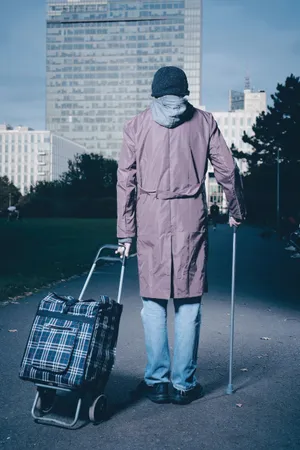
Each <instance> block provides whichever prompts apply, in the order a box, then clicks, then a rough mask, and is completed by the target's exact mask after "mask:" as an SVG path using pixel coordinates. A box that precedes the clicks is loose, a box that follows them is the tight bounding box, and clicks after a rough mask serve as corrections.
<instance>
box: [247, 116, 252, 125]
mask: <svg viewBox="0 0 300 450" xmlns="http://www.w3.org/2000/svg"><path fill="white" fill-rule="evenodd" d="M247 125H248V127H251V125H252V120H251V117H248V120H247Z"/></svg>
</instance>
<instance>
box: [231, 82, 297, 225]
mask: <svg viewBox="0 0 300 450" xmlns="http://www.w3.org/2000/svg"><path fill="white" fill-rule="evenodd" d="M271 98H272V100H273V106H268V111H267V113H262V114H260V116H259V117H258V118H257V120H256V123H255V125H254V126H253V128H252V129H253V132H254V135H253V136H248V135H247V134H246V133H244V136H243V141H244V142H246V143H247V144H249V145H250V146H251V147H252V148H253V152H252V153H250V154H246V153H243V152H239V151H238V150H237V149H235V148H233V155H234V157H235V158H243V159H245V160H247V163H248V168H249V169H248V174H247V175H246V177H245V180H244V184H245V191H246V198H247V196H248V200H249V201H250V204H251V206H250V209H251V211H252V212H254V211H256V214H257V215H263V216H264V217H265V218H267V217H269V218H271V217H272V216H273V218H274V214H275V211H276V207H275V206H276V185H277V184H276V183H277V158H278V156H279V162H280V180H281V184H280V204H281V212H282V213H283V214H289V213H294V214H295V213H297V212H298V211H299V209H300V186H299V183H298V182H297V180H299V179H300V146H299V144H298V140H299V124H300V79H299V77H296V76H294V75H290V76H289V77H287V79H286V81H285V83H284V84H278V85H277V91H276V92H275V94H273V95H272V96H271Z"/></svg>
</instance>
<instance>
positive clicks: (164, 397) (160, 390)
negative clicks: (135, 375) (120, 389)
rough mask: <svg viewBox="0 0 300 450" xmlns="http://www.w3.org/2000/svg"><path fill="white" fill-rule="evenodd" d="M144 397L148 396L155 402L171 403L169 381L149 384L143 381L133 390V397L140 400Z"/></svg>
mask: <svg viewBox="0 0 300 450" xmlns="http://www.w3.org/2000/svg"><path fill="white" fill-rule="evenodd" d="M142 397H147V398H149V399H150V400H151V401H152V402H154V403H170V401H171V399H170V396H169V383H156V384H154V385H153V386H148V385H147V384H146V383H145V381H141V382H140V383H139V385H138V386H137V387H136V389H135V390H134V391H132V392H131V398H132V399H133V400H138V399H140V398H142Z"/></svg>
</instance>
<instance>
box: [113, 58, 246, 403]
mask: <svg viewBox="0 0 300 450" xmlns="http://www.w3.org/2000/svg"><path fill="white" fill-rule="evenodd" d="M188 95H189V90H188V81H187V78H186V75H185V73H184V72H183V71H182V70H181V69H179V68H177V67H172V66H169V67H162V68H161V69H159V70H158V71H157V72H156V74H155V75H154V79H153V83H152V97H154V100H153V102H152V104H151V106H150V108H148V109H146V110H145V111H143V112H142V113H140V114H139V115H137V116H136V117H134V118H133V119H132V120H131V121H130V122H129V123H128V124H126V125H125V127H124V139H123V145H122V150H121V154H120V160H119V168H118V183H117V197H118V226H117V236H118V238H119V242H120V243H123V244H124V243H125V248H126V250H125V251H126V253H127V255H128V254H129V250H130V245H131V242H132V239H133V238H135V237H137V253H138V267H139V281H140V294H141V297H142V301H143V309H142V313H141V315H142V320H143V325H144V332H145V341H146V351H147V367H146V371H145V377H144V382H143V386H144V389H145V392H146V395H147V396H148V398H150V400H152V401H154V402H156V403H166V402H169V401H172V402H173V403H176V404H187V403H190V402H191V401H193V400H195V399H197V398H200V397H201V396H202V395H203V389H202V386H201V385H200V384H199V383H198V382H197V379H196V376H195V372H196V368H197V353H198V342H199V332H200V320H201V297H202V295H203V293H204V292H206V291H207V280H206V263H207V214H208V212H207V204H206V193H205V176H206V169H207V164H208V160H210V161H211V163H212V165H213V167H214V170H215V177H216V179H217V181H218V182H219V183H220V184H221V185H222V186H223V189H224V192H225V194H226V198H227V201H228V208H229V213H230V219H229V221H230V225H231V226H237V225H238V224H239V223H240V221H242V219H243V217H244V201H243V195H242V185H241V179H240V175H239V172H238V169H237V166H236V164H235V162H234V159H233V157H232V155H231V152H230V150H229V149H228V147H227V145H226V143H225V141H224V139H223V137H222V135H221V133H220V130H219V128H218V126H217V124H216V122H215V120H214V119H213V116H212V115H211V114H210V113H207V112H204V111H201V110H199V109H196V108H194V107H193V106H192V105H191V104H190V103H189V102H188V101H187V99H186V98H185V97H186V96H188ZM123 251H124V250H123V247H120V248H119V250H118V252H117V253H120V254H122V252H123ZM171 298H173V299H174V307H175V341H174V356H173V367H172V369H171V364H170V353H169V345H168V334H167V303H168V300H169V299H171ZM170 381H171V383H172V385H173V387H172V392H171V395H170V394H169V390H168V385H169V382H170Z"/></svg>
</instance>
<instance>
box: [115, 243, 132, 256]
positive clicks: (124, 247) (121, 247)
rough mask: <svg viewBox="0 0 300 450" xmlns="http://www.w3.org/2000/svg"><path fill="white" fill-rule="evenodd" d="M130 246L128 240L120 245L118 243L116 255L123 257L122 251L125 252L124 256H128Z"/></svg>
mask: <svg viewBox="0 0 300 450" xmlns="http://www.w3.org/2000/svg"><path fill="white" fill-rule="evenodd" d="M130 248H131V243H129V242H125V243H124V244H122V245H119V247H118V250H116V252H115V253H116V255H118V254H119V255H120V258H122V257H123V255H124V252H125V256H126V258H129V253H130Z"/></svg>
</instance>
